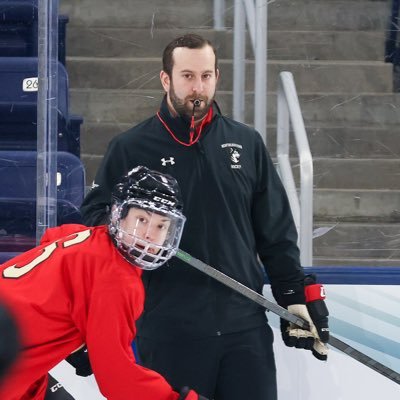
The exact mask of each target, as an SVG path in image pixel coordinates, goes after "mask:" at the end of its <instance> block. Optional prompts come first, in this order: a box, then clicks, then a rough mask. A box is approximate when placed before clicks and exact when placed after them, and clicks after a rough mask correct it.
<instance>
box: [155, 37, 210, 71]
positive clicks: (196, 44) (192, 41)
mask: <svg viewBox="0 0 400 400" xmlns="http://www.w3.org/2000/svg"><path fill="white" fill-rule="evenodd" d="M205 46H210V47H211V48H212V49H213V52H214V55H215V71H217V68H218V63H217V51H216V49H215V47H214V46H213V45H212V43H211V42H210V41H209V40H207V39H205V38H203V37H202V36H200V35H196V34H195V33H188V34H186V35H183V36H180V37H177V38H176V39H174V40H173V41H172V42H170V43H169V44H168V45H167V47H166V48H165V49H164V52H163V57H162V63H163V71H164V72H166V73H167V74H168V75H169V76H170V77H171V76H172V75H171V74H172V68H173V66H174V60H173V57H172V53H173V51H174V50H175V49H176V48H177V47H187V48H188V49H202V48H203V47H205Z"/></svg>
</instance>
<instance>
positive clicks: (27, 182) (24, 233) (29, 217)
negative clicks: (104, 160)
mask: <svg viewBox="0 0 400 400" xmlns="http://www.w3.org/2000/svg"><path fill="white" fill-rule="evenodd" d="M36 162H37V160H36V152H34V151H0V187H1V188H2V189H1V191H0V254H1V253H3V252H6V253H10V252H22V251H26V250H28V249H30V248H32V247H34V246H35V234H36V182H37V179H36ZM84 188H85V170H84V167H83V164H82V162H81V161H80V160H79V158H77V157H76V156H74V155H73V154H70V153H66V152H58V153H57V224H58V225H61V224H65V223H81V216H80V212H79V207H80V205H81V203H82V200H83V197H84ZM4 258H6V256H5V255H3V259H4ZM0 260H1V256H0Z"/></svg>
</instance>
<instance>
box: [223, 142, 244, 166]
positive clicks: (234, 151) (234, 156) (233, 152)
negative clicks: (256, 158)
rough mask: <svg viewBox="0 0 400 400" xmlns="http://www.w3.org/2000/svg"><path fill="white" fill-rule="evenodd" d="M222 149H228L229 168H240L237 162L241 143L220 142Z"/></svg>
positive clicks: (241, 147)
mask: <svg viewBox="0 0 400 400" xmlns="http://www.w3.org/2000/svg"><path fill="white" fill-rule="evenodd" d="M221 147H222V148H223V149H225V148H227V149H229V158H230V160H231V168H232V169H240V168H242V166H241V165H240V164H239V161H240V156H241V154H240V151H241V150H242V149H243V146H242V145H241V144H237V143H224V144H221Z"/></svg>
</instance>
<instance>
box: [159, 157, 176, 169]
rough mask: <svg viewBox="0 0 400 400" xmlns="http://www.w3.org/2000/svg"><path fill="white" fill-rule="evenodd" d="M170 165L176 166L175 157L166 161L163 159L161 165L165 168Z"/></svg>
mask: <svg viewBox="0 0 400 400" xmlns="http://www.w3.org/2000/svg"><path fill="white" fill-rule="evenodd" d="M168 163H170V164H171V165H174V164H175V158H174V157H170V158H169V159H166V158H164V157H163V158H162V159H161V165H162V166H163V167H166V166H167V164H168Z"/></svg>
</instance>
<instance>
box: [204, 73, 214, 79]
mask: <svg viewBox="0 0 400 400" xmlns="http://www.w3.org/2000/svg"><path fill="white" fill-rule="evenodd" d="M211 76H212V75H211V74H204V75H203V79H210V78H211Z"/></svg>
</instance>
